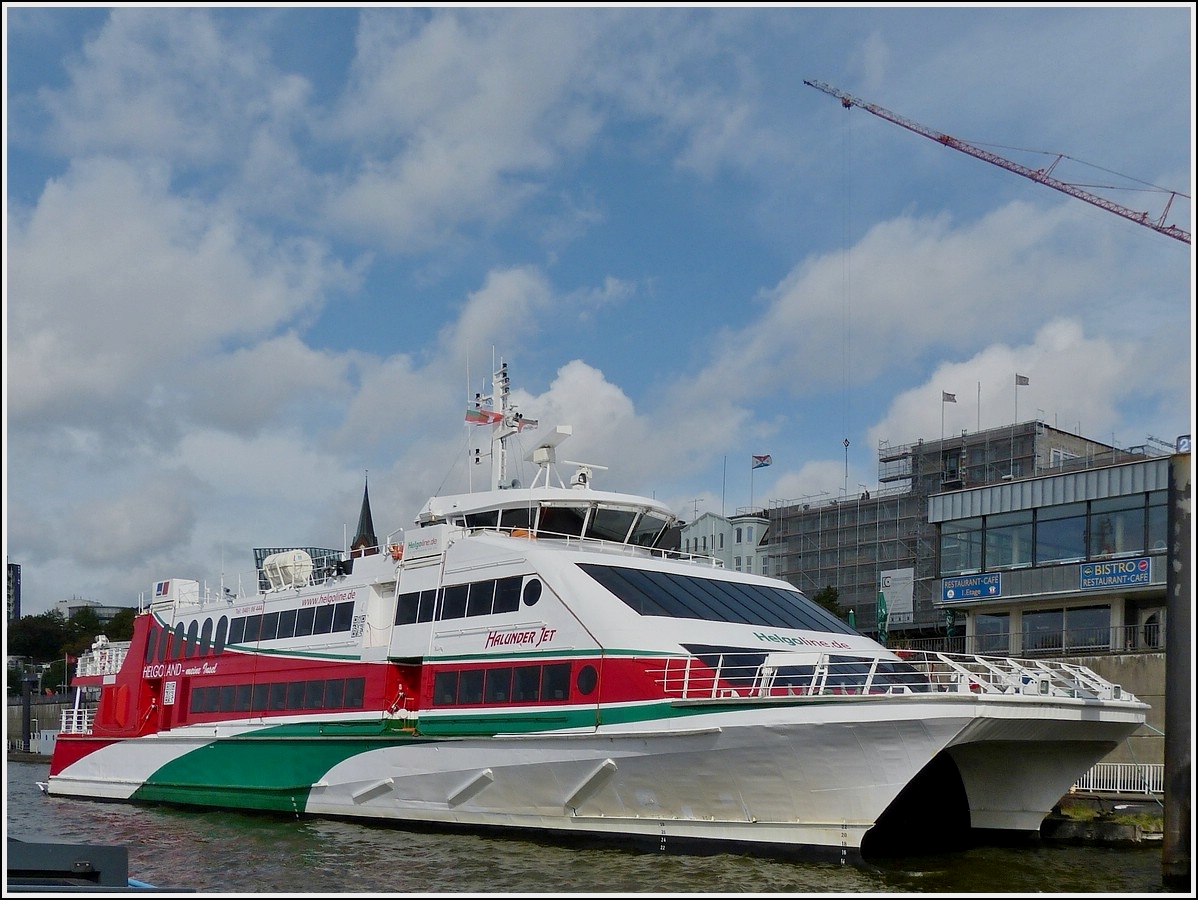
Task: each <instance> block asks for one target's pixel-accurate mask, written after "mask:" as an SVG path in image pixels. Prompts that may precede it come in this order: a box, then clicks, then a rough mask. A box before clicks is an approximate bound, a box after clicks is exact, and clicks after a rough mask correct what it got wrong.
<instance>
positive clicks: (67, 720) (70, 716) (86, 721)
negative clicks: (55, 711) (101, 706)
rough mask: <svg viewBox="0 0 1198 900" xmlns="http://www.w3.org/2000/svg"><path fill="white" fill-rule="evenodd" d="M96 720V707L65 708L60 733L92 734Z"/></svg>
mask: <svg viewBox="0 0 1198 900" xmlns="http://www.w3.org/2000/svg"><path fill="white" fill-rule="evenodd" d="M95 721H96V711H95V710H94V709H82V708H79V709H74V708H72V709H64V710H63V711H62V728H61V729H60V731H59V733H60V734H91V733H92V725H94V724H95Z"/></svg>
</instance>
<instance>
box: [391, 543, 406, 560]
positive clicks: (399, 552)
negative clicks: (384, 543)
mask: <svg viewBox="0 0 1198 900" xmlns="http://www.w3.org/2000/svg"><path fill="white" fill-rule="evenodd" d="M391 558H392V559H394V560H400V559H403V544H392V545H391Z"/></svg>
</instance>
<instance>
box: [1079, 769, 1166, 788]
mask: <svg viewBox="0 0 1198 900" xmlns="http://www.w3.org/2000/svg"><path fill="white" fill-rule="evenodd" d="M1073 792H1075V793H1084V794H1145V795H1150V794H1163V793H1164V792H1165V767H1164V765H1163V764H1161V763H1098V765H1096V766H1094V768H1092V769H1091V770H1090V771H1089V772H1087V773H1086V774H1085V775H1083V776H1082V777H1081V778H1079V779H1078V780H1077V784H1075V785H1074V786H1073Z"/></svg>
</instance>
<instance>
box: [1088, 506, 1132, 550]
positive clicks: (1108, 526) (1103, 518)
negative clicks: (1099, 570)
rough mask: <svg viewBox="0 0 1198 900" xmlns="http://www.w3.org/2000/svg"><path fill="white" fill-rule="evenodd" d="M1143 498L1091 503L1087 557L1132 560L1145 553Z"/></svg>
mask: <svg viewBox="0 0 1198 900" xmlns="http://www.w3.org/2000/svg"><path fill="white" fill-rule="evenodd" d="M1144 510H1145V506H1144V495H1143V494H1138V495H1136V496H1134V497H1110V498H1108V499H1106V500H1092V501H1091V502H1090V548H1089V549H1090V557H1091V558H1092V559H1095V558H1097V559H1106V558H1108V557H1111V556H1131V555H1134V554H1137V553H1143V552H1144V525H1145V520H1146V516H1145V512H1144Z"/></svg>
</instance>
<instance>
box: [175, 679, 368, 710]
mask: <svg viewBox="0 0 1198 900" xmlns="http://www.w3.org/2000/svg"><path fill="white" fill-rule="evenodd" d="M365 697H366V679H365V678H327V679H316V680H308V681H276V682H272V683H270V684H266V683H261V684H225V685H221V686H219V687H193V688H192V689H191V712H193V713H214V712H222V713H227V712H282V711H295V710H303V709H361V708H362V706H363V705H364V703H365Z"/></svg>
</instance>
